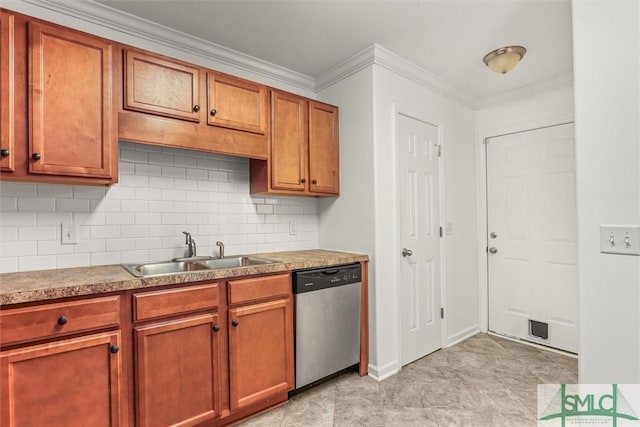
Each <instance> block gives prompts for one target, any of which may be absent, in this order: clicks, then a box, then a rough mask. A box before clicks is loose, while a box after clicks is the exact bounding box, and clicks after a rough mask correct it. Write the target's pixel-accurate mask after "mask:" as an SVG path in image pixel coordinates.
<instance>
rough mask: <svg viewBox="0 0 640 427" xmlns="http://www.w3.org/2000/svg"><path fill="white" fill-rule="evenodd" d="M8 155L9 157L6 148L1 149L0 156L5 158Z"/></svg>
mask: <svg viewBox="0 0 640 427" xmlns="http://www.w3.org/2000/svg"><path fill="white" fill-rule="evenodd" d="M8 155H9V150H7V149H6V148H3V149H2V150H0V156H2V157H7V156H8Z"/></svg>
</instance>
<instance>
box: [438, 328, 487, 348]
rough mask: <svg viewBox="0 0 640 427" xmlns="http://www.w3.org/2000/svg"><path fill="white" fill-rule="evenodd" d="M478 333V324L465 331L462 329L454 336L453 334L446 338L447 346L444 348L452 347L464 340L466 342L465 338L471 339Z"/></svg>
mask: <svg viewBox="0 0 640 427" xmlns="http://www.w3.org/2000/svg"><path fill="white" fill-rule="evenodd" d="M478 332H480V325H479V324H475V325H473V326H471V327H469V328H467V329H464V330H462V331H460V332H458V333H456V334H453V335H451V336H449V337H447V345H446V346H445V347H444V348H447V347H451V346H454V345H456V344H458V343H460V342H462V341H464V340H466V339H467V338H471V337H472V336H474V335H475V334H477V333H478Z"/></svg>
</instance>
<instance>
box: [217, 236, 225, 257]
mask: <svg viewBox="0 0 640 427" xmlns="http://www.w3.org/2000/svg"><path fill="white" fill-rule="evenodd" d="M216 246H217V247H218V256H219V258H224V243H222V242H221V241H219V240H218V241H217V242H216Z"/></svg>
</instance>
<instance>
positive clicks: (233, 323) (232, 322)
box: [231, 319, 240, 328]
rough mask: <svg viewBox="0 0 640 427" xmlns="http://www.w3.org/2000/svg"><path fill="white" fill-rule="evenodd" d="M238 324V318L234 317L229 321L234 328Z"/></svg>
mask: <svg viewBox="0 0 640 427" xmlns="http://www.w3.org/2000/svg"><path fill="white" fill-rule="evenodd" d="M239 324H240V322H238V320H236V319H233V320H232V321H231V325H232V326H233V327H234V328H235V327H236V326H238V325H239Z"/></svg>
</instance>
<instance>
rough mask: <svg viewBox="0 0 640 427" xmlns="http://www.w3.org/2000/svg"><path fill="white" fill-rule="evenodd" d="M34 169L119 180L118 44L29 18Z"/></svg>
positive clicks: (30, 95) (30, 162) (39, 171)
mask: <svg viewBox="0 0 640 427" xmlns="http://www.w3.org/2000/svg"><path fill="white" fill-rule="evenodd" d="M29 101H30V108H31V111H30V115H29V120H30V128H31V135H30V153H29V155H30V157H31V158H30V160H29V172H31V173H41V174H53V175H70V176H83V177H96V178H111V179H112V180H114V181H115V180H116V179H117V149H118V147H117V139H116V137H117V132H116V110H115V108H114V91H113V46H112V44H110V43H109V42H107V41H105V40H103V39H99V38H97V37H92V36H89V35H87V34H84V33H79V32H76V31H72V30H68V29H66V28H63V27H58V26H53V25H46V24H41V23H34V22H31V23H29Z"/></svg>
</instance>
